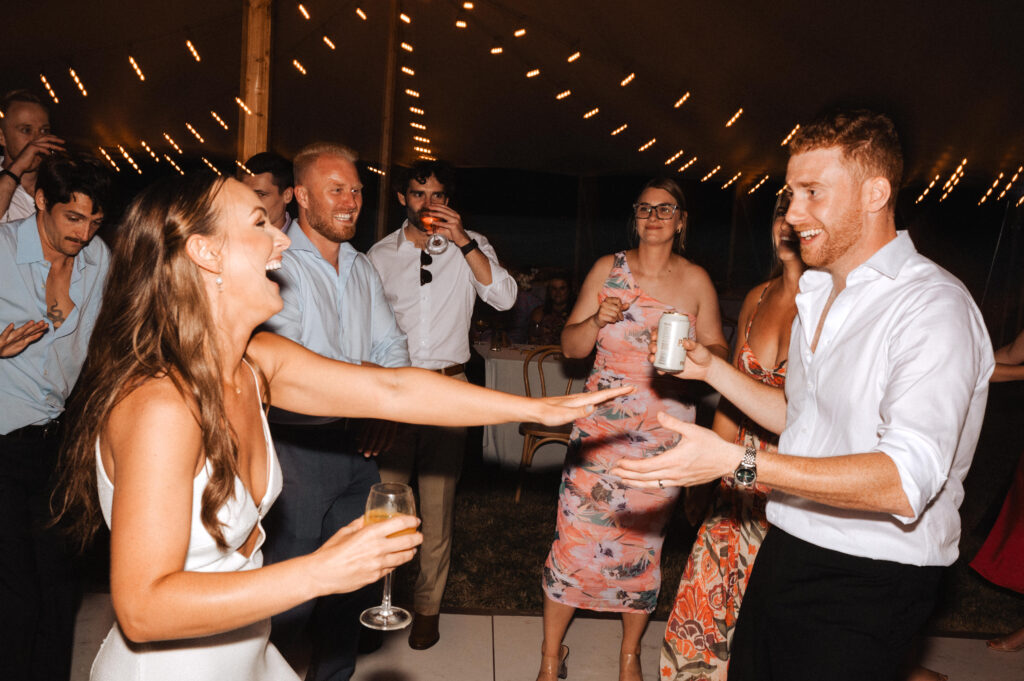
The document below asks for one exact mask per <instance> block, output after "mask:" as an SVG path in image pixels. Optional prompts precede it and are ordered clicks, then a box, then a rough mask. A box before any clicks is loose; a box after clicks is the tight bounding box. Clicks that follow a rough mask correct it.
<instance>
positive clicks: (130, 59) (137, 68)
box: [128, 55, 146, 82]
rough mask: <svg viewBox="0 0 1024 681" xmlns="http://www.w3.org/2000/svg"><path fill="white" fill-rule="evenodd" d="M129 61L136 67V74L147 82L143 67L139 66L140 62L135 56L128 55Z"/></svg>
mask: <svg viewBox="0 0 1024 681" xmlns="http://www.w3.org/2000/svg"><path fill="white" fill-rule="evenodd" d="M128 63H130V64H131V65H132V68H133V69H135V75H136V76H138V77H139V80H141V81H142V82H146V76H145V74H143V73H142V69H140V68H139V63H138V62H137V61H135V57H133V56H131V55H128Z"/></svg>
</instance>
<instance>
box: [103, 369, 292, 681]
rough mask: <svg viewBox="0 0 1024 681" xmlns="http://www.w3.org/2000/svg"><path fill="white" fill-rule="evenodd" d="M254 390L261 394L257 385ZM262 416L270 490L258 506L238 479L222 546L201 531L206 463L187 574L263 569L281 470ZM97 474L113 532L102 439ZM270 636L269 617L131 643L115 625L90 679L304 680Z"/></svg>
mask: <svg viewBox="0 0 1024 681" xmlns="http://www.w3.org/2000/svg"><path fill="white" fill-rule="evenodd" d="M250 368H251V367H250ZM253 377H254V378H255V372H254V375H253ZM256 390H257V395H258V394H259V393H258V391H259V382H258V381H257V384H256ZM260 414H261V415H262V418H263V437H264V439H265V440H266V447H267V491H266V493H265V494H264V495H263V499H261V500H260V503H259V504H256V503H255V502H254V501H253V499H252V497H251V496H250V495H249V492H248V491H247V490H246V489H245V485H244V484H243V483H242V481H241V480H240V479H239V478H237V477H236V478H235V494H234V496H233V497H232V498H231V499H229V500H228V502H227V503H226V504H225V505H224V506H223V507H222V508H221V509H220V513H219V514H218V517H219V518H220V520H221V522H222V523H223V527H224V539H225V540H226V541H227V545H228V548H227V549H221V548H219V547H218V546H217V543H216V541H214V539H213V537H212V536H210V534H209V533H208V532H207V531H206V528H205V527H203V523H202V520H201V519H200V515H199V513H200V508H201V506H202V496H203V489H205V487H206V483H207V482H208V481H209V479H210V466H209V462H207V464H206V465H205V466H204V467H203V470H202V471H201V472H200V473H199V475H197V476H196V477H195V479H194V481H193V483H192V534H191V537H190V538H189V544H188V555H187V557H186V558H185V570H187V571H190V572H236V571H241V570H254V569H256V568H259V567H261V566H262V565H263V553H262V552H261V551H260V548H261V547H262V546H263V541H264V539H265V538H266V533H265V532H264V531H263V526H262V525H261V524H260V521H261V520H262V519H263V517H264V516H265V515H266V513H267V511H268V510H269V509H270V506H271V505H272V504H273V503H274V500H275V499H277V495H278V494H280V493H281V466H280V465H279V464H278V462H277V454H276V452H275V451H274V445H273V442H272V441H271V439H270V428H269V427H268V425H267V418H266V414H264V413H263V410H262V409H260ZM96 471H97V475H96V477H97V484H98V488H99V490H98V491H99V499H100V507H101V508H102V510H103V517H104V519H105V520H106V522H107V526H108V527H109V526H110V511H111V506H112V504H113V499H114V485H113V483H111V482H110V478H108V477H107V474H106V471H105V470H104V469H103V461H102V459H101V458H100V447H99V441H97V442H96ZM253 528H258V529H259V538H258V540H257V542H256V547H255V548H254V549H253V552H252V555H251V556H249V557H246V556H244V555H242V553H240V552H239V549H240V548H241V546H242V545H243V544H244V543H245V541H246V539H248V538H249V535H250V534H251V533H252V530H253ZM269 635H270V619H265V620H261V621H259V622H256V623H254V624H250V625H249V626H246V627H242V628H241V629H235V630H233V631H227V632H224V633H221V634H215V635H213V636H203V637H200V638H191V639H179V640H174V641H157V642H152V643H134V642H132V641H129V640H128V639H127V638H125V636H124V634H123V633H122V632H121V628H120V627H119V626H118V624H117V622H114V626H113V627H111V629H110V633H108V634H107V637H106V639H105V640H104V641H103V645H102V646H101V647H100V651H99V653H98V654H97V655H96V660H95V661H94V662H93V665H92V672H91V673H90V676H89V678H90V679H91V680H92V681H233V680H237V681H298V679H299V677H298V676H297V675H296V674H295V672H294V671H293V670H292V668H291V667H290V666H289V665H288V663H287V662H285V660H284V658H283V657H282V656H281V654H280V653H279V652H278V650H277V648H275V647H274V646H273V645H272V644H270V643H269V642H268V637H269Z"/></svg>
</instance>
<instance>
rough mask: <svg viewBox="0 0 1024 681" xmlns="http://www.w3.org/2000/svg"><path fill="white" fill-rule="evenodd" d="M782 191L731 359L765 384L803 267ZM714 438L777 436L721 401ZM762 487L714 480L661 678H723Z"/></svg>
mask: <svg viewBox="0 0 1024 681" xmlns="http://www.w3.org/2000/svg"><path fill="white" fill-rule="evenodd" d="M788 208H789V195H788V194H782V195H781V196H780V197H779V200H778V202H777V203H776V205H775V211H774V213H773V216H774V217H773V220H772V227H771V237H772V246H773V250H774V253H775V260H776V263H777V264H776V267H775V271H774V272H773V275H774V276H773V277H772V278H771V279H770V280H768V281H767V282H765V283H763V284H758V285H757V286H755V287H754V288H753V289H752V290H751V291H750V293H748V294H747V297H746V299H745V300H744V301H743V307H742V308H741V309H740V314H739V323H738V325H737V328H739V329H742V333H743V336H742V337H741V339H740V341H739V342H737V345H736V349H735V351H734V353H733V360H732V362H733V364H734V365H736V367H738V368H739V369H740V371H742V372H744V373H745V374H747V375H749V376H753V377H754V378H755V379H757V380H758V381H761V382H762V383H765V384H767V385H771V386H775V387H782V386H783V385H784V384H785V382H786V355H787V353H788V351H789V330H790V327H791V326H792V325H793V317H795V316H796V293H797V282H799V280H800V275H801V274H803V272H804V269H805V268H804V264H803V261H802V260H800V247H799V246H798V245H797V243H796V236H795V235H794V234H793V230H792V228H791V227H790V226H789V225H787V224H786V210H787V209H788ZM712 430H714V431H715V433H717V434H718V435H719V436H720V437H721V438H722V439H724V440H728V441H729V442H736V443H739V444H743V445H744V446H747V445H749V446H751V447H754V448H756V449H758V450H759V451H766V450H769V449H771V450H773V451H774V450H776V449H777V446H778V442H779V439H778V436H777V435H775V434H774V433H771V432H768V431H766V430H765V429H764V428H762V427H760V426H759V425H757V424H756V423H754V422H753V421H751V420H750V419H749V418H747V417H746V416H744V415H743V414H742V413H740V412H738V411H737V410H736V408H735V407H733V406H732V404H730V403H729V401H728V400H725V399H722V400H721V401H719V403H718V409H717V411H716V412H715V420H714V424H713V425H712ZM765 494H766V491H765V490H764V489H748V488H745V487H743V486H740V485H737V484H736V483H735V481H734V480H733V478H732V476H731V475H728V476H725V477H723V478H722V479H721V480H720V481H718V482H717V483H716V488H715V492H714V495H713V500H712V504H711V509H710V512H709V514H708V517H707V519H706V520H705V521H704V523H703V524H702V525H701V526H700V529H699V530H698V531H697V538H696V540H695V541H694V542H693V549H692V550H691V551H690V556H689V557H688V558H687V560H686V567H685V568H684V569H683V575H682V578H681V579H680V581H679V591H678V593H677V594H676V599H675V603H674V604H673V606H672V613H671V615H670V616H669V620H668V624H667V626H666V627H665V640H664V642H663V644H662V648H661V665H660V669H661V679H662V681H698V680H700V681H725V680H726V674H727V671H728V665H729V646H730V645H731V643H732V634H733V630H734V627H735V624H736V615H737V614H738V613H739V609H740V603H741V602H742V600H743V592H744V591H745V590H746V588H747V580H748V579H750V571H751V569H752V568H753V562H754V558H755V556H756V555H757V550H758V549H759V548H760V546H761V541H762V540H763V539H764V535H765V532H766V531H767V530H768V521H767V520H766V519H765V514H764V506H765Z"/></svg>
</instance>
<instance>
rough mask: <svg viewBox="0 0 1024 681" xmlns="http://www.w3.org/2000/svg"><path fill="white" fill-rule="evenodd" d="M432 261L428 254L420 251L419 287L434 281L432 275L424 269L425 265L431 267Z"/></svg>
mask: <svg viewBox="0 0 1024 681" xmlns="http://www.w3.org/2000/svg"><path fill="white" fill-rule="evenodd" d="M433 263H434V259H433V258H431V257H430V254H429V253H427V252H426V251H420V286H423V285H424V284H429V283H430V282H432V281H433V280H434V275H433V274H431V273H430V270H428V269H426V267H427V265H432V264H433Z"/></svg>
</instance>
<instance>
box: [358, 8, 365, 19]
mask: <svg viewBox="0 0 1024 681" xmlns="http://www.w3.org/2000/svg"><path fill="white" fill-rule="evenodd" d="M356 14H357V15H359V18H360V19H362V20H363V21H366V12H364V11H363V10H361V9H360V8H358V7H356Z"/></svg>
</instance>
